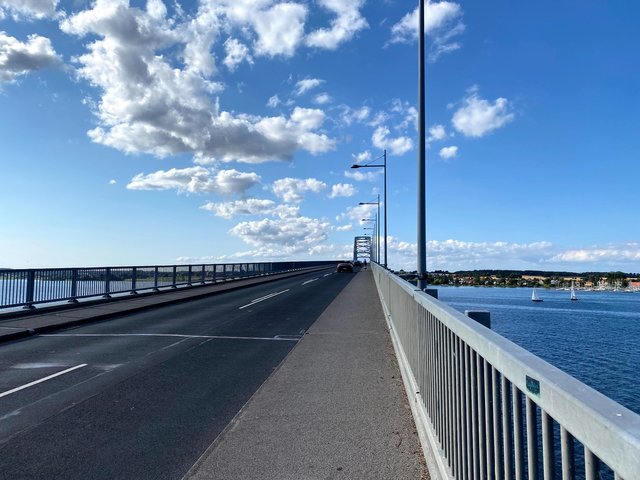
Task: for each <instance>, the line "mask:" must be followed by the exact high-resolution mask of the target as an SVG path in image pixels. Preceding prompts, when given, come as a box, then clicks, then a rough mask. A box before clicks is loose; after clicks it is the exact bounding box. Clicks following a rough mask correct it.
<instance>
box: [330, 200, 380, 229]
mask: <svg viewBox="0 0 640 480" xmlns="http://www.w3.org/2000/svg"><path fill="white" fill-rule="evenodd" d="M377 213H378V205H370V204H367V205H356V206H355V207H348V208H347V209H346V210H345V211H344V212H343V213H341V214H340V215H338V216H337V217H336V220H337V221H339V222H342V221H344V220H351V221H352V222H354V223H357V224H358V225H360V224H362V219H363V218H373V217H374V216H375V215H376V214H377Z"/></svg>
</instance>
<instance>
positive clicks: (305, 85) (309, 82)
mask: <svg viewBox="0 0 640 480" xmlns="http://www.w3.org/2000/svg"><path fill="white" fill-rule="evenodd" d="M323 83H324V80H321V79H319V78H305V79H302V80H300V81H299V82H298V83H296V95H302V94H304V93H306V92H308V91H309V90H312V89H314V88H316V87H318V86H320V85H322V84H323Z"/></svg>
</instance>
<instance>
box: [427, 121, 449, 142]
mask: <svg viewBox="0 0 640 480" xmlns="http://www.w3.org/2000/svg"><path fill="white" fill-rule="evenodd" d="M445 138H447V131H446V130H445V128H444V126H443V125H434V126H432V127H431V128H429V136H428V137H427V142H433V141H438V140H444V139H445Z"/></svg>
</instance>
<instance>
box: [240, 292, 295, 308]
mask: <svg viewBox="0 0 640 480" xmlns="http://www.w3.org/2000/svg"><path fill="white" fill-rule="evenodd" d="M289 290H290V289H289V288H287V289H286V290H282V291H281V292H276V293H271V294H269V295H266V296H264V297H260V298H256V299H255V300H251V303H247V304H246V305H243V306H241V307H238V310H242V309H243V308H247V307H251V306H252V305H255V304H256V303H260V302H264V301H265V300H268V299H270V298H273V297H275V296H277V295H282V294H283V293H286V292H288V291H289Z"/></svg>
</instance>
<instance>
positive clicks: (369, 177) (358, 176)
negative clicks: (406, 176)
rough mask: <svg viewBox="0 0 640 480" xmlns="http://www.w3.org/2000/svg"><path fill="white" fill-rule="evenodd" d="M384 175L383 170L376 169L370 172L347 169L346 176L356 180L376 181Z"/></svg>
mask: <svg viewBox="0 0 640 480" xmlns="http://www.w3.org/2000/svg"><path fill="white" fill-rule="evenodd" d="M380 175H382V170H374V171H370V172H361V171H360V170H345V172H344V176H345V177H347V178H350V179H352V180H355V181H356V182H364V181H367V182H375V181H377V180H378V178H379V177H380Z"/></svg>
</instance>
